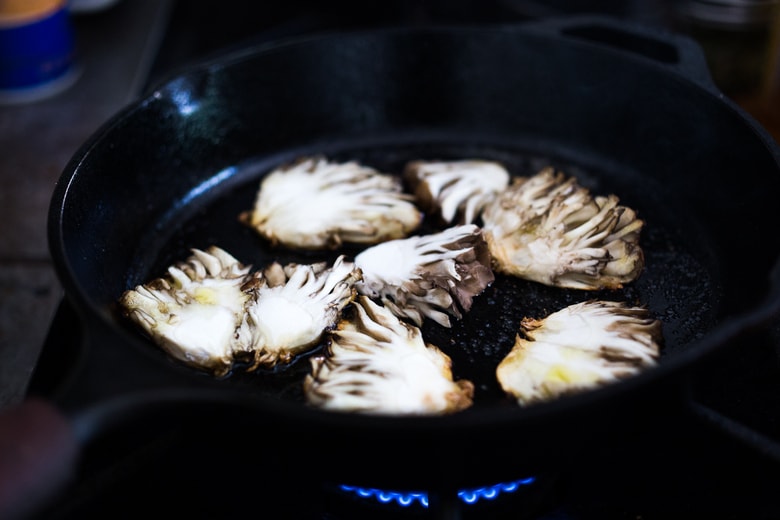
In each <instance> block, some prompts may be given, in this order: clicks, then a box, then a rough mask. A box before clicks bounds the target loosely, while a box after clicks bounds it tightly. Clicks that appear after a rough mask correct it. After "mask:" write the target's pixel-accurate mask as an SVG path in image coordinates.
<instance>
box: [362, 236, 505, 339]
mask: <svg viewBox="0 0 780 520" xmlns="http://www.w3.org/2000/svg"><path fill="white" fill-rule="evenodd" d="M355 264H356V265H357V266H358V267H359V268H360V269H361V271H362V272H363V280H362V281H361V282H359V283H358V284H357V290H358V292H359V293H360V294H364V295H367V296H370V297H372V298H378V299H380V300H381V301H382V303H383V304H384V305H385V306H386V307H388V308H389V309H390V310H391V311H392V312H393V313H394V314H395V315H396V316H398V317H401V318H408V319H410V320H411V321H412V322H414V323H415V324H416V325H417V326H420V325H422V322H423V320H424V319H425V318H426V317H427V318H430V319H432V320H434V321H435V322H437V323H439V324H440V325H442V326H444V327H450V326H451V323H450V316H453V317H455V318H458V319H460V318H461V317H462V316H463V313H464V312H468V311H469V309H471V305H472V299H473V298H474V296H476V295H478V294H480V293H481V292H482V291H483V290H484V289H485V288H486V287H487V286H489V285H490V284H491V283H492V282H493V280H494V275H493V270H492V269H491V267H490V253H489V252H488V249H487V243H486V242H485V239H484V238H483V236H482V232H481V230H480V228H479V227H477V226H476V225H474V224H464V225H461V226H455V227H451V228H447V229H445V230H444V231H441V232H439V233H433V234H430V235H421V236H414V237H409V238H404V239H398V240H391V241H388V242H384V243H382V244H377V245H375V246H372V247H370V248H368V249H365V250H363V251H362V252H361V253H360V254H358V255H357V256H356V257H355Z"/></svg>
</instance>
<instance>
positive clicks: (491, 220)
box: [482, 168, 644, 290]
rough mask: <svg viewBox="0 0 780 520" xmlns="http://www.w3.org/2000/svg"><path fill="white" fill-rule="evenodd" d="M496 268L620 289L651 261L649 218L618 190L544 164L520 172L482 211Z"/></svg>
mask: <svg viewBox="0 0 780 520" xmlns="http://www.w3.org/2000/svg"><path fill="white" fill-rule="evenodd" d="M482 220H483V229H484V232H485V238H486V239H487V242H488V244H489V246H490V252H491V254H492V256H493V262H494V263H493V268H494V269H495V270H496V271H497V272H501V273H506V274H510V275H514V276H518V277H520V278H524V279H527V280H533V281H536V282H540V283H543V284H545V285H550V286H556V287H565V288H571V289H584V290H598V289H619V288H621V287H623V285H624V284H625V283H628V282H631V281H634V280H635V279H636V278H637V277H638V276H639V274H640V273H641V271H642V269H643V268H644V253H643V251H642V248H641V247H640V246H639V234H640V231H641V229H642V227H643V225H644V222H643V221H642V220H640V219H638V218H637V215H636V212H634V211H633V210H632V209H630V208H628V207H625V206H621V205H620V204H619V203H618V198H617V197H616V196H615V195H608V196H606V197H602V196H599V197H592V196H591V194H590V192H589V191H588V190H587V189H586V188H583V187H582V186H580V185H578V184H577V182H576V180H575V179H574V178H573V177H566V176H565V175H564V174H563V173H561V172H555V171H554V170H553V169H552V168H544V169H543V170H541V171H540V172H539V173H537V174H536V175H534V176H532V177H529V178H518V179H515V181H514V182H513V183H512V185H511V186H510V187H509V189H507V190H506V191H505V192H503V193H501V194H500V195H499V197H498V198H496V200H495V202H493V203H492V204H489V205H488V206H486V207H485V209H484V210H483V212H482Z"/></svg>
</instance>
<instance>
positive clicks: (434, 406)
mask: <svg viewBox="0 0 780 520" xmlns="http://www.w3.org/2000/svg"><path fill="white" fill-rule="evenodd" d="M351 310H352V311H354V312H353V313H352V315H351V318H350V319H347V318H345V319H343V320H342V321H341V322H340V323H339V325H338V328H337V329H336V330H334V331H332V332H331V333H330V335H331V342H330V344H329V346H328V347H327V349H326V353H325V354H323V355H318V356H315V357H312V358H311V366H312V371H311V374H309V375H307V376H306V378H305V380H304V394H305V396H306V400H307V402H308V403H309V404H311V405H313V406H317V407H321V408H325V409H329V410H338V411H343V412H360V413H367V414H386V415H401V414H403V415H423V414H447V413H452V412H456V411H459V410H463V409H465V408H468V407H469V406H471V405H472V403H473V395H474V385H473V384H472V383H471V382H470V381H468V380H460V381H457V382H456V381H454V380H453V375H452V370H451V360H450V358H449V356H447V355H446V354H445V353H444V352H442V351H441V350H440V349H439V348H438V347H436V346H435V345H431V344H427V343H426V342H425V341H424V340H423V337H422V333H421V332H420V329H418V328H417V327H415V326H413V325H411V324H408V323H405V322H403V321H401V320H399V319H398V318H397V317H396V316H395V315H394V314H392V313H391V312H390V311H389V310H388V309H386V308H384V307H382V306H380V305H378V304H376V303H374V302H373V301H371V299H370V298H368V297H366V296H358V297H357V299H356V300H355V303H354V304H353V306H352V309H351Z"/></svg>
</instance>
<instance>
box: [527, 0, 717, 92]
mask: <svg viewBox="0 0 780 520" xmlns="http://www.w3.org/2000/svg"><path fill="white" fill-rule="evenodd" d="M527 24H528V25H527V28H528V29H529V30H530V31H532V32H541V33H547V34H553V35H555V36H556V37H559V38H564V39H571V40H576V41H579V42H583V43H586V44H593V45H599V46H607V47H611V48H613V49H616V50H618V51H621V52H627V53H631V54H633V55H634V56H636V57H637V58H638V59H645V60H648V61H650V62H654V63H657V64H659V65H661V66H663V67H665V68H667V69H670V70H672V71H673V72H675V73H678V74H680V75H681V76H683V77H685V78H687V79H689V80H691V81H693V82H695V83H696V84H698V85H699V86H701V87H703V88H705V89H707V90H709V91H711V92H713V93H715V94H717V95H721V92H720V89H719V88H718V87H717V86H716V84H715V82H714V81H713V79H712V76H711V74H710V69H709V66H708V64H707V60H706V57H705V54H704V50H703V49H702V48H701V46H700V45H699V44H698V42H696V41H695V40H694V39H693V38H691V37H689V36H686V35H683V34H680V33H675V32H672V31H670V30H668V29H663V28H661V27H656V26H651V25H649V24H646V23H640V22H635V21H630V20H623V19H618V18H614V17H610V16H605V15H575V16H566V17H550V18H545V19H540V20H535V21H530V22H527Z"/></svg>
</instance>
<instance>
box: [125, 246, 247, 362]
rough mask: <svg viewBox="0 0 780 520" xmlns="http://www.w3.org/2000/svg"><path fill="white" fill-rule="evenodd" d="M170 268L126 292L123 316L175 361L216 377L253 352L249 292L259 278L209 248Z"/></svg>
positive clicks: (221, 251) (229, 257) (223, 254)
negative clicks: (248, 328) (240, 358)
mask: <svg viewBox="0 0 780 520" xmlns="http://www.w3.org/2000/svg"><path fill="white" fill-rule="evenodd" d="M192 253H193V254H192V256H190V257H189V258H188V259H187V260H185V261H183V262H177V263H176V264H174V265H172V266H170V267H169V268H168V271H167V275H166V276H163V277H160V278H156V279H154V280H152V281H150V282H148V283H145V284H142V285H138V286H136V287H135V288H134V289H130V290H127V291H125V292H124V293H123V294H122V296H121V297H120V299H119V303H120V305H121V307H122V309H123V311H124V312H125V314H126V315H127V316H128V317H129V318H130V319H131V320H132V321H133V322H134V323H136V324H138V325H139V326H140V327H141V328H142V329H143V330H145V331H146V332H147V333H148V334H149V336H150V337H151V339H152V340H153V341H154V342H155V343H156V344H157V345H159V346H160V347H162V348H163V350H165V351H166V352H167V353H168V354H170V355H171V356H172V357H174V358H176V359H178V360H180V361H183V362H184V363H186V364H188V365H190V366H194V367H196V368H200V369H204V370H207V371H211V372H213V373H214V374H216V375H218V376H223V375H225V374H227V373H228V372H229V371H230V370H231V369H232V367H233V362H234V358H235V357H236V356H237V355H240V354H241V353H247V352H248V351H250V350H251V348H252V344H251V343H252V339H251V334H248V333H247V332H246V330H247V329H246V326H247V323H246V308H247V306H248V305H249V304H250V303H251V302H252V301H253V297H252V295H251V294H250V292H248V291H247V290H246V287H247V286H251V285H253V283H254V280H255V278H256V275H255V274H253V273H251V272H250V267H249V266H245V265H243V264H241V263H240V262H239V261H238V260H236V259H235V258H234V257H233V256H231V255H230V254H229V253H227V252H226V251H225V250H223V249H220V248H218V247H216V246H211V247H209V248H207V249H206V250H205V251H201V250H199V249H193V250H192Z"/></svg>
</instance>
